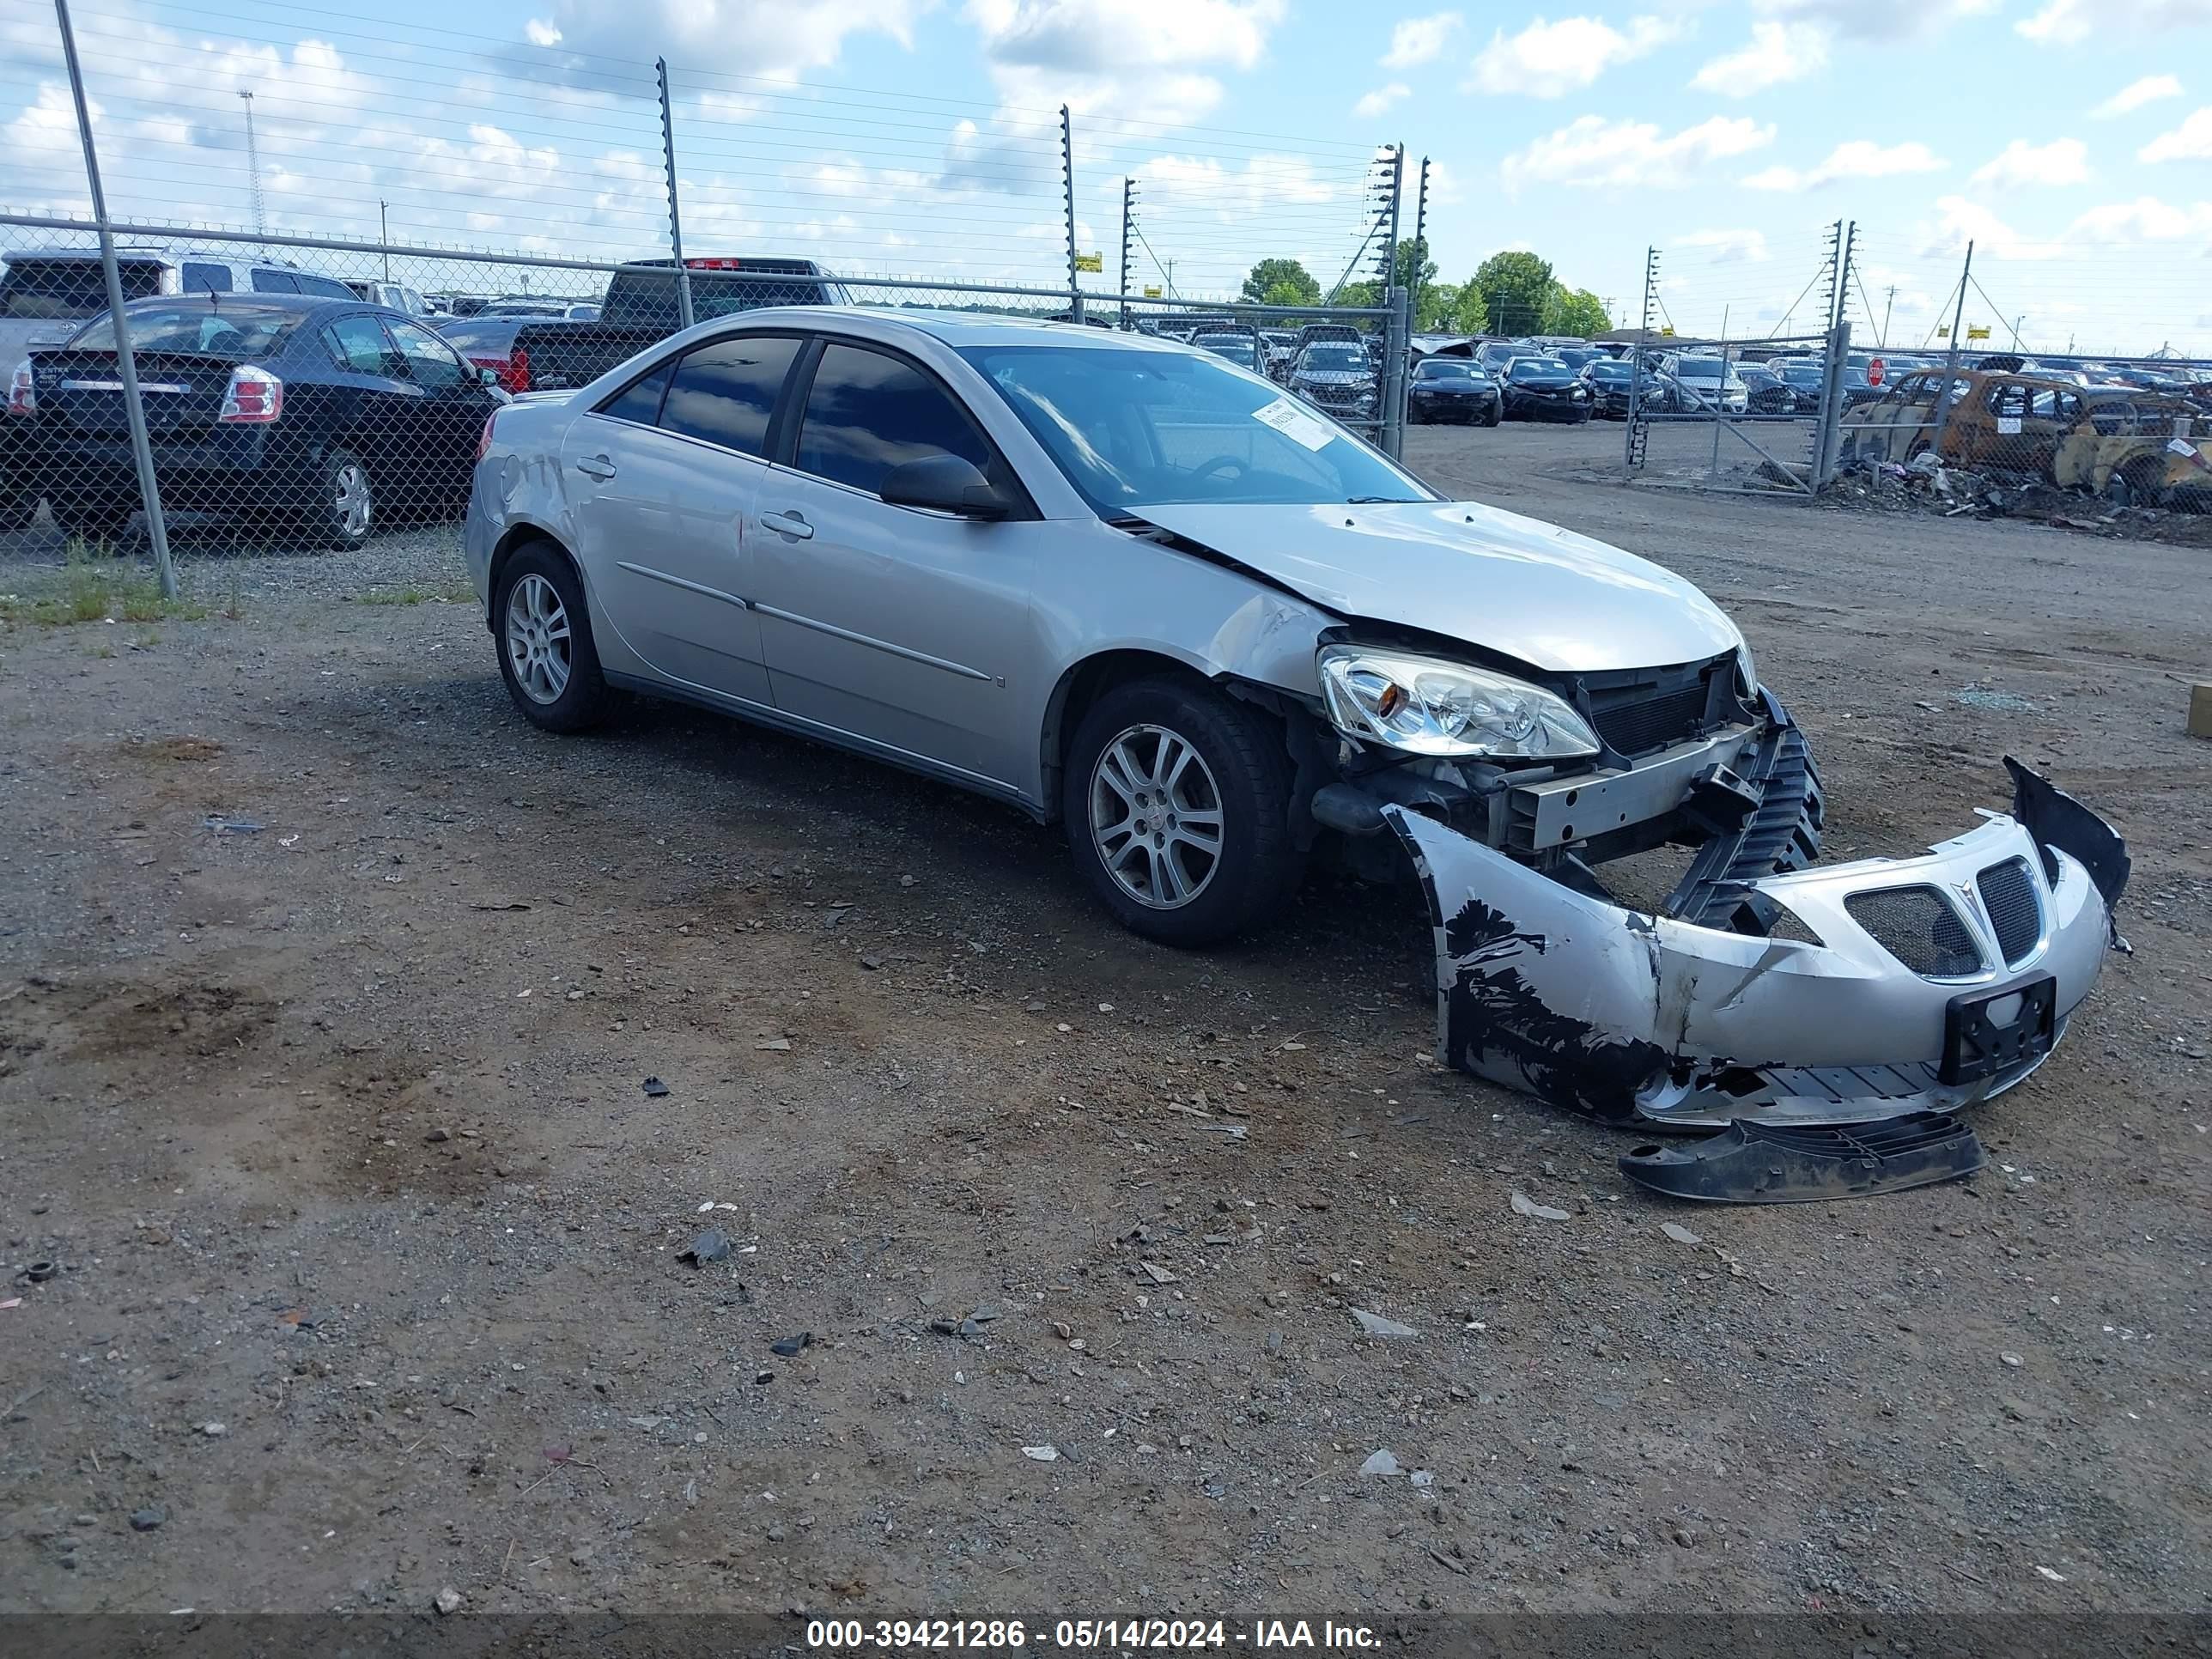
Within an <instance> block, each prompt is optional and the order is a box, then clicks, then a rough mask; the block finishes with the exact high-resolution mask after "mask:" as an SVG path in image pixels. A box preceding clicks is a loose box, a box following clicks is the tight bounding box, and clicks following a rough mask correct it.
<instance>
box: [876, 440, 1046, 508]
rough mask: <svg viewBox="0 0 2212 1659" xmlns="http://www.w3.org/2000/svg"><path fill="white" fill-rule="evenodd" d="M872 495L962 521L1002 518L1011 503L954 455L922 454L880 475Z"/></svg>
mask: <svg viewBox="0 0 2212 1659" xmlns="http://www.w3.org/2000/svg"><path fill="white" fill-rule="evenodd" d="M876 493H877V494H878V495H881V496H882V497H883V498H884V500H885V501H889V502H890V503H891V505H892V506H894V507H927V508H928V509H929V510H930V511H932V512H933V513H957V514H959V515H960V517H962V518H963V519H1004V518H1006V517H1008V516H1010V515H1011V514H1012V512H1013V503H1012V501H1008V500H1007V499H1006V497H1005V496H1004V495H1000V493H999V491H998V490H997V489H995V488H994V487H993V485H992V483H991V481H990V480H989V479H988V478H986V477H984V476H983V475H982V474H981V472H979V471H976V469H975V463H974V462H973V461H970V460H966V459H963V458H962V457H960V456H958V455H926V456H924V457H923V458H922V459H920V460H918V461H904V462H902V463H901V464H900V465H897V466H895V467H893V468H892V469H891V470H890V471H889V472H886V473H885V474H884V481H883V483H882V484H881V485H880V486H879V487H878V489H877V491H876Z"/></svg>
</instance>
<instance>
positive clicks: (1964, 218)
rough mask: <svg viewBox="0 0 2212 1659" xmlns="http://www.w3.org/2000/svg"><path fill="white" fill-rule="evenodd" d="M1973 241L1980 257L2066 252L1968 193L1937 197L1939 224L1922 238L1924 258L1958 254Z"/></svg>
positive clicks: (2032, 256) (2043, 256) (2054, 255)
mask: <svg viewBox="0 0 2212 1659" xmlns="http://www.w3.org/2000/svg"><path fill="white" fill-rule="evenodd" d="M1969 242H1971V243H1972V244H1973V247H1974V257H1975V258H1977V259H1980V258H1985V257H1986V258H1998V259H2050V258H2057V256H2058V255H2059V254H2061V253H2063V252H2065V250H2064V249H2063V247H2061V246H2059V245H2058V244H2057V243H2055V242H2039V241H2035V240H2031V239H2030V238H2028V237H2026V236H2023V235H2021V234H2020V232H2018V231H2017V230H2015V229H2014V228H2012V227H2011V226H2010V225H2008V224H2007V223H2006V222H2004V221H2003V220H2002V219H2000V218H1999V217H1997V216H1996V213H1995V212H1993V211H1992V210H1990V209H1989V208H1986V207H1984V206H1983V205H1982V204H1980V203H1979V202H1977V201H1973V200H1972V199H1970V198H1969V197H1964V196H1939V197H1936V223H1935V226H1934V227H1933V228H1932V229H1930V230H1929V231H1928V232H1927V233H1926V234H1923V236H1922V238H1921V240H1920V248H1919V252H1920V253H1921V254H1922V256H1923V257H1935V256H1940V255H1954V256H1955V255H1957V254H1960V253H1962V252H1965V250H1966V245H1967V244H1968V243H1969Z"/></svg>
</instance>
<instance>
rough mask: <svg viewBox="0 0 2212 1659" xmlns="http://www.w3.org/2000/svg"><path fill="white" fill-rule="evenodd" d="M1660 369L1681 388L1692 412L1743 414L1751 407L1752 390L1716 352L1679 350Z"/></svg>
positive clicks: (1666, 358)
mask: <svg viewBox="0 0 2212 1659" xmlns="http://www.w3.org/2000/svg"><path fill="white" fill-rule="evenodd" d="M1660 366H1661V368H1662V369H1663V370H1664V371H1665V372H1666V373H1667V374H1670V375H1672V376H1673V377H1674V380H1675V382H1676V383H1677V384H1678V385H1680V386H1681V388H1682V392H1683V395H1684V397H1685V398H1686V399H1687V400H1688V407H1689V409H1690V410H1692V411H1698V410H1704V411H1711V410H1719V411H1721V412H1722V413H1723V414H1726V415H1741V414H1743V413H1745V412H1746V411H1747V410H1748V409H1749V407H1750V403H1751V392H1750V388H1749V387H1747V386H1745V385H1744V383H1743V379H1742V377H1741V375H1739V374H1737V373H1736V367H1735V364H1734V363H1732V362H1729V361H1728V359H1726V358H1725V357H1723V356H1719V355H1718V354H1717V353H1707V352H1692V351H1676V352H1670V353H1668V356H1666V357H1665V358H1664V359H1662V362H1661V365H1660Z"/></svg>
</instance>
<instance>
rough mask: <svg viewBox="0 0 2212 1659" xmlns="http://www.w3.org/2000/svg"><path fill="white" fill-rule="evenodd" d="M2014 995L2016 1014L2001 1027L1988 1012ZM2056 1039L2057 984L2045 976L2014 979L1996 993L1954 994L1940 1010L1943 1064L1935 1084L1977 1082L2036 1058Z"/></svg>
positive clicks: (2049, 976) (2043, 1053) (2049, 1049)
mask: <svg viewBox="0 0 2212 1659" xmlns="http://www.w3.org/2000/svg"><path fill="white" fill-rule="evenodd" d="M2013 997H2018V998H2020V1000H2021V1003H2020V1010H2019V1012H2017V1013H2015V1015H2014V1016H2013V1018H2012V1019H2011V1021H2010V1022H2009V1023H2008V1024H1998V1023H1997V1022H1996V1020H1995V1019H1994V1018H1991V1017H1990V1013H1991V1010H1992V1009H1993V1008H1995V1007H1996V1006H1997V1005H1999V1004H2001V1003H2003V1002H2005V1001H2007V1000H2009V999H2010V998H2013ZM2057 1036H2058V981H2057V980H2056V979H2054V978H2052V977H2051V975H2049V974H2039V975H2036V976H2035V977H2034V978H2033V979H2024V980H2018V981H2015V982H2013V983H2012V984H2010V985H2005V986H2000V987H1998V988H1997V989H1996V990H1994V991H1975V992H1972V993H1969V994H1966V995H1963V996H1955V997H1953V998H1952V999H1951V1000H1950V1001H1949V1002H1948V1004H1946V1005H1945V1006H1944V1010H1943V1063H1942V1067H1941V1068H1940V1069H1939V1070H1938V1071H1937V1073H1936V1078H1937V1080H1938V1081H1940V1082H1942V1083H1943V1084H1945V1085H1957V1084H1962V1083H1978V1082H1980V1081H1981V1080H1982V1079H1984V1078H1990V1077H1995V1076H1996V1075H1997V1074H1998V1073H2002V1072H2008V1071H2012V1070H2015V1068H2017V1067H2019V1066H2023V1065H2026V1064H2027V1062H2028V1061H2030V1060H2040V1059H2041V1058H2042V1057H2043V1056H2044V1055H2045V1054H2049V1053H2050V1052H2051V1045H2052V1044H2053V1043H2054V1042H2057Z"/></svg>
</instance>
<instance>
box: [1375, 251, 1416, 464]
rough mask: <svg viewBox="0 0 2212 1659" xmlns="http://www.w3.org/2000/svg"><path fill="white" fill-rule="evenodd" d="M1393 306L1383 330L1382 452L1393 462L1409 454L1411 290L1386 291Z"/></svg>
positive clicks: (1396, 286) (1398, 286)
mask: <svg viewBox="0 0 2212 1659" xmlns="http://www.w3.org/2000/svg"><path fill="white" fill-rule="evenodd" d="M1383 292H1384V295H1385V297H1386V298H1387V299H1388V301H1389V306H1390V318H1389V321H1388V322H1387V323H1385V324H1384V325H1383V408H1382V410H1380V411H1379V412H1380V413H1381V415H1382V416H1383V432H1382V438H1383V453H1384V454H1386V455H1388V456H1389V458H1390V459H1392V460H1394V461H1395V460H1397V459H1401V457H1403V456H1404V454H1405V453H1406V356H1407V349H1408V346H1409V343H1410V342H1409V338H1408V337H1409V335H1410V333H1411V328H1410V326H1409V324H1410V321H1411V319H1412V315H1413V307H1412V295H1411V292H1410V290H1408V289H1406V288H1404V287H1403V286H1401V284H1399V283H1391V284H1390V286H1389V288H1388V289H1384V290H1383Z"/></svg>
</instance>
